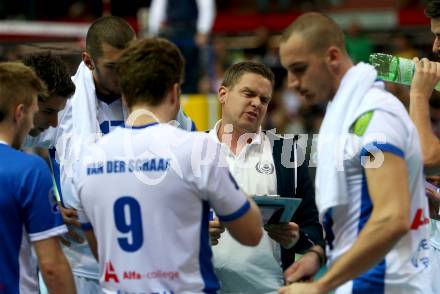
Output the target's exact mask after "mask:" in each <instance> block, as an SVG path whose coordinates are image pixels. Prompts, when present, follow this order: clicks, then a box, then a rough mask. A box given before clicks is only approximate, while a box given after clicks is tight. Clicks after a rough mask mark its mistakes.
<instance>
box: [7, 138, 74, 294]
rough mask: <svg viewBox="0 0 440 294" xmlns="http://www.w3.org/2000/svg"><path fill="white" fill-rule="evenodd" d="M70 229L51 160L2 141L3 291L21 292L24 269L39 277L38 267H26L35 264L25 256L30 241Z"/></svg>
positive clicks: (46, 237)
mask: <svg viewBox="0 0 440 294" xmlns="http://www.w3.org/2000/svg"><path fill="white" fill-rule="evenodd" d="M66 231H67V229H66V227H65V225H64V223H63V219H62V217H61V215H60V213H59V211H58V207H57V203H56V201H55V200H54V198H53V189H52V181H51V176H50V172H49V168H48V166H47V164H46V163H45V162H44V161H43V160H42V159H41V158H39V157H37V156H34V155H29V154H26V153H23V152H20V151H18V150H15V149H13V148H12V147H10V146H8V145H6V144H4V143H2V142H0V234H1V236H2V237H1V239H2V240H1V241H0V293H20V278H23V276H21V275H20V272H21V271H26V272H27V273H32V274H34V275H35V278H36V276H37V268H36V267H35V268H30V269H25V268H23V267H24V266H26V265H28V266H29V265H32V262H27V261H28V260H27V259H26V258H23V257H24V256H28V257H29V256H30V255H31V254H30V251H31V248H30V246H29V244H28V243H29V242H36V241H40V240H44V239H48V238H51V237H53V236H57V235H60V234H63V233H65V232H66ZM22 261H25V263H23V264H22ZM20 276H21V277H20Z"/></svg>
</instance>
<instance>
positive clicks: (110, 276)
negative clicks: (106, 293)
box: [104, 261, 119, 283]
mask: <svg viewBox="0 0 440 294" xmlns="http://www.w3.org/2000/svg"><path fill="white" fill-rule="evenodd" d="M110 280H113V281H114V282H115V283H119V278H118V275H117V274H116V271H115V268H114V267H113V264H112V262H111V261H107V262H106V263H105V275H104V281H106V282H109V281H110Z"/></svg>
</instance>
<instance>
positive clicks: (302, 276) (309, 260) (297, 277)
mask: <svg viewBox="0 0 440 294" xmlns="http://www.w3.org/2000/svg"><path fill="white" fill-rule="evenodd" d="M319 269H320V260H319V257H318V256H317V255H316V253H314V252H307V253H305V254H304V255H303V256H302V257H301V258H300V259H299V260H298V261H295V262H294V263H293V264H292V265H291V266H290V267H289V268H288V269H287V270H286V271H285V272H284V280H285V281H286V284H287V285H289V284H291V283H295V282H301V281H311V279H312V277H313V276H314V275H316V273H317V272H318V271H319Z"/></svg>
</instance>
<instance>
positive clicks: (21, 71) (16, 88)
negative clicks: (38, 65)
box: [0, 62, 47, 122]
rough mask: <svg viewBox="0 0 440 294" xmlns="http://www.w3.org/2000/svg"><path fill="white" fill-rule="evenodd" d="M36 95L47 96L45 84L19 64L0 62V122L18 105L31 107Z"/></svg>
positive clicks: (28, 68) (29, 69) (27, 68)
mask: <svg viewBox="0 0 440 294" xmlns="http://www.w3.org/2000/svg"><path fill="white" fill-rule="evenodd" d="M38 95H47V90H46V86H45V84H44V83H43V82H42V81H41V80H40V79H39V78H38V77H37V75H36V74H35V72H34V71H33V70H32V69H31V68H30V67H28V66H26V65H24V64H23V63H21V62H0V122H1V121H3V120H4V119H5V118H6V117H7V116H8V115H9V112H10V111H11V109H13V108H15V107H16V106H17V105H19V104H24V105H25V106H26V107H29V106H30V105H32V102H33V100H34V99H37V98H36V97H37V96H38Z"/></svg>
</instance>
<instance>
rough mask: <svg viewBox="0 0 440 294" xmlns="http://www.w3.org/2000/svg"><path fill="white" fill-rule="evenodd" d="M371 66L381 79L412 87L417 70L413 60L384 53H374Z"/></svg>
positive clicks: (438, 89)
mask: <svg viewBox="0 0 440 294" xmlns="http://www.w3.org/2000/svg"><path fill="white" fill-rule="evenodd" d="M370 64H371V65H372V66H374V68H376V70H377V76H378V78H379V79H381V80H384V81H387V82H393V83H398V84H402V85H411V81H412V78H413V76H414V70H415V65H414V62H413V61H412V60H410V59H407V58H402V57H398V56H393V55H389V54H384V53H373V54H371V55H370ZM435 89H436V90H437V91H440V83H438V84H437V85H436V86H435Z"/></svg>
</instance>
